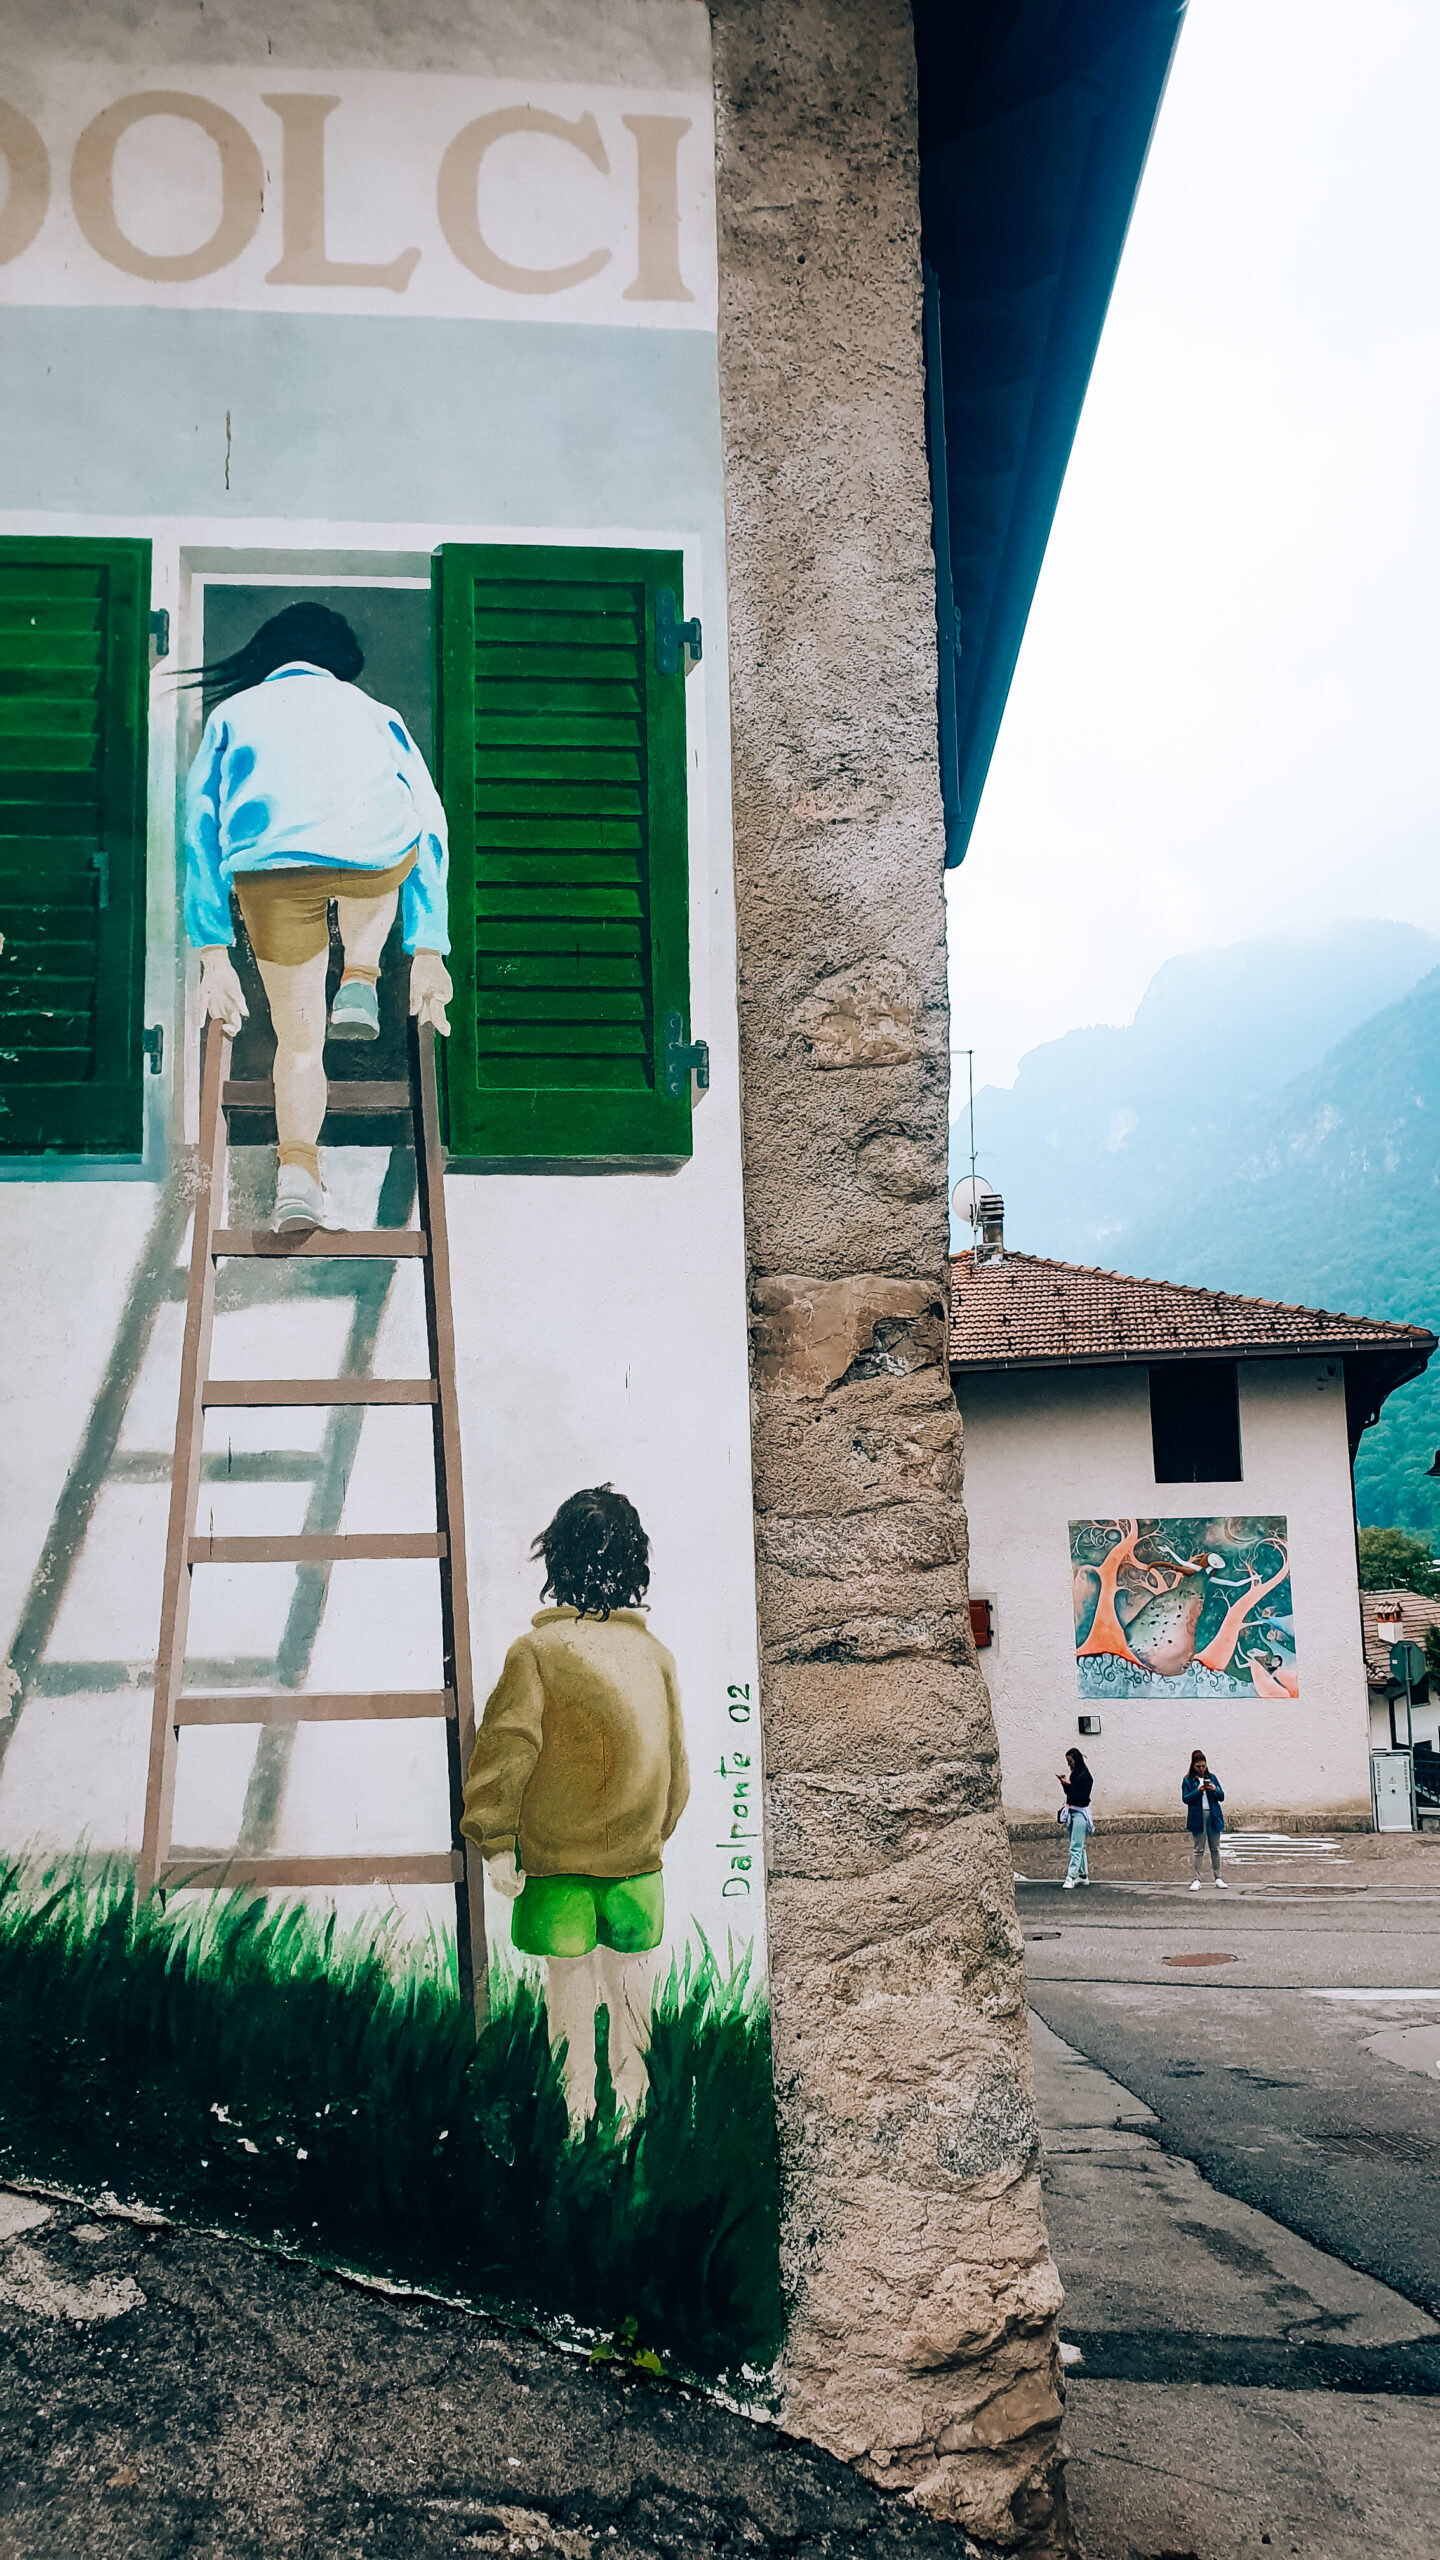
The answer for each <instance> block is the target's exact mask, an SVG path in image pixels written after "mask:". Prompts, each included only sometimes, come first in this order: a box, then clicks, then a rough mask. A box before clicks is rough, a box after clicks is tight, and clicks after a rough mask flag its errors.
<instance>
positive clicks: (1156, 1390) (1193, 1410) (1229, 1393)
mask: <svg viewBox="0 0 1440 2560" xmlns="http://www.w3.org/2000/svg"><path fill="white" fill-rule="evenodd" d="M1150 1437H1151V1441H1152V1444H1153V1446H1154V1450H1155V1481H1156V1483H1157V1484H1238V1483H1239V1481H1240V1389H1239V1382H1238V1379H1237V1376H1236V1369H1235V1363H1234V1361H1233V1360H1167V1361H1166V1362H1165V1364H1164V1366H1163V1367H1159V1368H1154V1369H1152V1370H1151V1372H1150Z"/></svg>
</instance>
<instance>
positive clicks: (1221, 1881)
mask: <svg viewBox="0 0 1440 2560" xmlns="http://www.w3.org/2000/svg"><path fill="white" fill-rule="evenodd" d="M1215 1882H1216V1883H1217V1885H1218V1886H1219V1888H1220V1891H1221V1892H1222V1893H1228V1892H1229V1890H1230V1887H1229V1886H1228V1884H1227V1883H1226V1881H1225V1879H1224V1877H1223V1876H1217V1877H1216V1879H1215Z"/></svg>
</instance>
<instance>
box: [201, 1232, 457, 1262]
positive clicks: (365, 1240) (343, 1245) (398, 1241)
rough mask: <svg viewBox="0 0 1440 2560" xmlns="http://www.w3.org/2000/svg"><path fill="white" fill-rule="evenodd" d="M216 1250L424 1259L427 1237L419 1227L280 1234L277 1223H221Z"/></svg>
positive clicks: (271, 1256) (270, 1256)
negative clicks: (262, 1224)
mask: <svg viewBox="0 0 1440 2560" xmlns="http://www.w3.org/2000/svg"><path fill="white" fill-rule="evenodd" d="M210 1250H211V1252H212V1253H213V1254H216V1255H219V1254H222V1253H230V1254H245V1255H258V1256H259V1257H260V1259H261V1260H262V1261H265V1262H288V1261H291V1260H293V1259H294V1257H295V1256H296V1255H297V1254H299V1255H301V1256H304V1255H307V1254H308V1255H312V1256H314V1257H315V1258H316V1259H318V1260H322V1261H324V1260H336V1259H338V1260H340V1261H342V1262H357V1261H366V1262H399V1261H406V1260H414V1261H423V1259H424V1255H425V1250H426V1247H425V1238H424V1237H423V1236H422V1234H421V1233H420V1230H419V1228H418V1227H364V1228H360V1229H358V1230H353V1231H347V1232H346V1233H344V1234H336V1233H334V1232H332V1231H331V1230H330V1229H327V1228H325V1227H311V1228H309V1229H308V1230H297V1231H296V1232H295V1233H294V1234H292V1235H277V1234H276V1233H275V1230H274V1228H273V1227H217V1228H216V1230H215V1233H214V1234H213V1235H212V1237H211V1239H210Z"/></svg>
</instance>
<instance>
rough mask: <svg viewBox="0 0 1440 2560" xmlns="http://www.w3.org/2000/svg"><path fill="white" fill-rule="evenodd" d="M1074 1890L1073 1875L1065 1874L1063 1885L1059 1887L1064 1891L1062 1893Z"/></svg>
mask: <svg viewBox="0 0 1440 2560" xmlns="http://www.w3.org/2000/svg"><path fill="white" fill-rule="evenodd" d="M1074 1890H1075V1878H1074V1877H1073V1876H1067V1877H1066V1879H1065V1882H1064V1884H1063V1886H1062V1887H1061V1891H1062V1892H1064V1893H1073V1892H1074Z"/></svg>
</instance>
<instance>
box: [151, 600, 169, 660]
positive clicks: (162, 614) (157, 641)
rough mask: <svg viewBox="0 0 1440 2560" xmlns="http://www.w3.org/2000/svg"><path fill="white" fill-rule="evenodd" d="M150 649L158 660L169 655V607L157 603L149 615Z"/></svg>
mask: <svg viewBox="0 0 1440 2560" xmlns="http://www.w3.org/2000/svg"><path fill="white" fill-rule="evenodd" d="M150 650H151V655H152V656H153V657H154V658H155V659H156V660H157V661H158V660H159V659H161V658H168V657H169V655H170V608H169V606H168V605H163V604H162V605H158V606H157V607H156V609H155V611H154V613H152V614H151V616H150Z"/></svg>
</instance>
